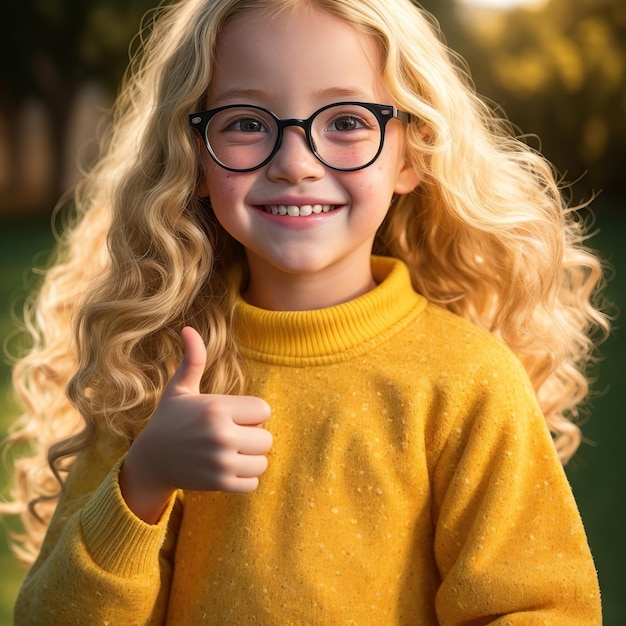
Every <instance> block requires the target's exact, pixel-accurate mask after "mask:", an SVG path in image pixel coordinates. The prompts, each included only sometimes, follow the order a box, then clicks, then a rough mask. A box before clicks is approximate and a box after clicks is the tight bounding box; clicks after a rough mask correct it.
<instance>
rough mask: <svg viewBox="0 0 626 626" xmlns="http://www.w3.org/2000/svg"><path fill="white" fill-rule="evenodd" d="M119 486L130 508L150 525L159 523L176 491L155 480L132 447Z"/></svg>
mask: <svg viewBox="0 0 626 626" xmlns="http://www.w3.org/2000/svg"><path fill="white" fill-rule="evenodd" d="M119 485H120V491H121V493H122V497H123V498H124V500H125V502H126V505H127V506H128V508H129V509H130V510H131V511H132V512H133V514H134V515H136V516H137V517H138V518H139V519H141V520H143V521H144V522H146V523H148V524H156V523H157V522H158V521H159V518H160V517H161V514H162V513H163V511H164V509H165V507H166V506H167V503H168V502H169V500H170V498H171V497H172V494H173V493H174V491H175V489H174V488H172V487H168V486H164V485H162V484H160V483H159V482H158V480H155V477H154V476H153V475H152V474H151V472H150V471H149V470H148V469H147V468H146V466H145V464H144V463H142V461H141V459H140V458H139V456H138V455H137V454H133V448H132V446H131V449H130V450H129V451H128V454H127V455H126V458H125V459H124V462H123V464H122V467H121V469H120V474H119Z"/></svg>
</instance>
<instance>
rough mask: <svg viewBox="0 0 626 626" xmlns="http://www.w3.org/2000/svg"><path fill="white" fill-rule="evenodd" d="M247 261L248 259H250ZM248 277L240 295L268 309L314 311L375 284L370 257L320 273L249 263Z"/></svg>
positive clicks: (355, 296)
mask: <svg viewBox="0 0 626 626" xmlns="http://www.w3.org/2000/svg"><path fill="white" fill-rule="evenodd" d="M249 261H250V259H249ZM249 266H250V279H249V283H248V287H247V288H246V290H245V292H244V293H243V298H244V300H245V301H246V302H248V304H251V305H253V306H255V307H259V308H262V309H267V310H271V311H313V310H317V309H325V308H328V307H331V306H336V305H338V304H343V303H344V302H348V301H350V300H354V298H358V297H359V296H362V295H363V294H365V293H367V292H368V291H371V290H372V289H373V288H374V287H375V286H376V281H375V280H374V278H373V276H372V270H371V266H370V261H369V256H368V258H367V262H366V263H361V264H360V265H359V266H356V267H355V266H354V265H353V264H347V265H346V266H345V267H343V266H340V267H333V268H325V269H324V270H321V271H319V272H302V273H287V272H283V271H280V270H277V269H276V268H274V267H268V266H266V265H264V266H262V267H261V266H260V265H259V264H257V263H255V262H254V261H253V262H252V263H249Z"/></svg>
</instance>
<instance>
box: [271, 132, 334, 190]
mask: <svg viewBox="0 0 626 626" xmlns="http://www.w3.org/2000/svg"><path fill="white" fill-rule="evenodd" d="M325 173H326V168H325V166H324V164H323V163H322V162H321V161H320V160H319V159H318V158H317V157H316V156H315V155H314V154H313V152H312V151H311V148H310V147H309V144H308V142H307V138H306V134H305V131H304V129H303V128H298V127H297V126H290V127H288V128H285V130H284V131H283V139H282V143H281V145H280V148H279V149H278V152H277V153H276V154H275V155H274V157H273V158H272V160H271V161H270V162H269V164H268V166H267V176H268V178H270V180H276V181H279V180H283V181H288V182H290V183H299V182H301V181H303V180H306V179H313V180H315V179H318V178H321V177H322V176H324V174H325Z"/></svg>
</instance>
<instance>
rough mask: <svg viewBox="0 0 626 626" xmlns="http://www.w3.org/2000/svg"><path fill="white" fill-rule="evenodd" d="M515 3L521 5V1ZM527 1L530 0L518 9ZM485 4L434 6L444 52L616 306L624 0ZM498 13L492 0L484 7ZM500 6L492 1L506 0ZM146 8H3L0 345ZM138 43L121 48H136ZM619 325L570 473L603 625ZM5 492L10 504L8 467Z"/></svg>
mask: <svg viewBox="0 0 626 626" xmlns="http://www.w3.org/2000/svg"><path fill="white" fill-rule="evenodd" d="M519 1H521V0H518V2H519ZM528 1H529V0H527V2H528ZM485 2H487V0H430V2H423V3H422V4H423V5H424V6H425V7H426V8H427V9H429V10H430V11H432V12H433V14H434V15H435V16H436V17H437V18H438V20H439V21H440V23H441V25H442V28H443V30H444V32H445V34H446V37H447V40H448V42H449V44H450V45H451V47H452V48H454V49H456V50H457V51H459V52H460V53H461V54H462V56H463V57H464V58H465V59H467V61H468V63H469V65H470V67H471V69H472V76H473V79H474V81H475V83H476V85H477V89H478V91H479V93H481V94H483V95H484V96H485V97H486V98H487V99H489V100H490V101H492V102H494V103H498V105H501V107H502V109H503V111H505V112H506V115H507V116H508V117H509V119H510V120H511V121H512V122H513V123H514V124H515V125H516V127H518V128H519V129H520V133H522V132H523V133H528V134H529V135H532V136H533V137H531V138H529V142H530V143H531V144H532V145H533V146H535V147H541V149H542V151H543V152H544V153H545V154H546V156H547V157H548V158H549V159H550V160H551V161H552V162H553V163H554V164H555V166H556V167H557V169H558V170H559V172H561V173H562V174H563V176H564V179H565V180H567V181H569V182H571V183H572V186H571V191H570V192H571V197H572V202H574V203H577V202H580V201H581V200H586V199H589V198H590V197H592V196H593V195H594V194H599V195H598V197H597V198H596V200H595V201H594V202H593V204H592V206H591V210H590V211H587V210H585V211H584V217H585V219H587V220H590V221H591V220H593V230H594V231H597V234H596V235H595V236H594V237H593V238H592V239H591V240H590V242H589V245H590V247H592V248H595V249H597V250H599V251H600V253H601V255H602V257H603V258H604V259H605V260H606V261H608V262H609V263H610V264H611V266H612V268H613V269H612V271H611V273H610V275H609V278H610V282H609V285H608V289H607V294H608V297H609V299H610V300H611V301H612V302H614V303H615V310H619V309H622V308H624V307H625V306H626V302H625V301H626V279H624V271H625V270H626V246H625V245H624V242H625V241H626V212H625V211H624V206H625V205H626V2H624V0H548V1H547V2H543V3H542V2H541V1H540V0H534V2H532V5H533V6H532V7H529V6H513V7H511V6H508V7H506V8H499V9H494V8H492V7H491V8H490V7H487V6H484V3H485ZM492 2H495V0H492ZM502 2H504V0H501V3H502ZM154 5H155V2H154V1H153V0H27V1H26V2H21V3H19V2H11V3H10V4H8V5H7V6H6V7H3V13H4V19H3V20H2V22H1V23H0V58H2V59H3V62H2V67H1V68H0V72H1V74H0V338H2V339H3V340H4V339H5V338H6V337H7V336H8V335H9V333H10V332H11V329H12V328H14V326H15V323H14V321H13V319H12V315H14V314H17V315H18V316H19V309H20V306H21V304H20V303H21V302H22V301H23V296H24V293H25V291H26V290H27V289H28V288H29V287H31V286H32V285H33V284H34V283H36V280H37V276H36V272H33V270H32V269H31V268H32V267H33V264H35V265H38V266H41V265H43V264H44V263H45V251H46V250H47V251H49V250H51V248H52V246H53V243H54V240H53V237H52V234H51V228H50V216H51V211H52V207H53V206H54V204H55V202H56V199H57V198H58V197H59V196H60V195H61V194H62V193H63V192H64V191H66V190H67V189H69V188H71V186H72V185H73V184H74V183H75V182H76V180H77V178H78V177H79V175H80V174H79V172H80V170H81V168H85V167H88V166H89V164H90V163H91V162H92V161H93V158H94V155H95V154H96V148H95V145H96V144H95V141H94V138H95V136H96V135H97V129H98V125H99V122H100V120H101V119H102V117H103V115H104V114H105V112H106V110H107V107H108V106H110V103H111V102H112V98H113V95H114V93H115V91H116V87H117V85H118V84H119V81H120V78H121V76H122V73H123V71H124V67H125V65H126V63H127V61H128V54H129V42H131V40H132V39H133V35H134V34H135V33H136V31H137V29H138V25H139V23H140V19H141V16H142V15H143V14H144V13H145V12H146V11H147V10H148V9H150V8H152V7H153V6H154ZM132 49H133V46H132V45H131V50H132ZM619 326H620V321H619V319H618V321H617V323H616V328H615V330H614V332H613V334H612V336H611V338H610V339H609V340H608V341H607V342H606V343H605V344H604V345H603V346H602V347H601V354H602V361H601V363H600V366H599V370H598V380H597V382H596V383H595V384H594V387H593V388H594V396H593V398H592V403H591V405H590V409H591V410H590V419H589V420H588V422H587V423H585V424H584V426H583V431H584V434H585V437H586V438H587V440H588V442H587V443H585V444H583V446H582V448H581V449H580V451H579V453H578V454H577V456H576V457H575V458H574V459H573V461H571V463H570V464H569V465H568V466H567V468H566V469H567V473H568V476H569V478H570V481H571V483H572V487H573V489H574V493H575V495H576V498H577V501H578V504H579V507H580V510H581V514H582V517H583V521H584V523H585V527H586V529H587V533H588V537H589V542H590V545H591V549H592V552H593V554H594V558H595V560H596V565H597V568H598V571H599V577H600V586H601V589H602V594H603V605H604V623H605V624H606V625H607V626H622V625H624V624H626V596H625V594H624V588H625V586H626V537H625V534H624V532H623V528H624V526H625V525H626V496H625V487H626V462H625V460H624V459H625V458H626V455H625V454H624V452H623V450H622V449H621V447H622V445H623V443H624V442H625V441H626V426H625V422H624V419H623V418H622V415H621V413H622V406H623V404H624V400H625V393H624V388H625V385H624V383H625V382H626V379H625V376H624V366H625V365H626V358H625V357H624V342H623V339H622V333H621V331H620V329H619ZM7 361H8V359H7V358H5V359H4V360H3V361H2V363H0V438H3V437H4V435H5V433H6V432H7V429H8V428H9V427H10V425H11V423H12V422H13V421H14V420H15V417H16V416H17V414H18V410H17V408H16V407H15V404H14V403H13V399H12V396H11V391H10V384H9V376H10V373H9V366H8V364H7ZM7 463H8V461H7V459H6V458H4V457H3V465H2V466H1V467H0V491H1V492H2V493H3V494H5V495H6V493H7V480H8V475H7V468H6V465H7ZM15 528H16V526H15V524H14V521H13V520H10V519H5V520H3V521H2V524H1V525H0V626H4V625H5V624H7V625H8V624H11V611H12V605H13V602H14V598H15V594H16V593H17V589H18V587H19V584H20V581H21V580H22V577H23V573H22V572H21V571H20V570H19V568H18V567H17V566H16V565H15V563H14V561H13V559H12V557H11V556H10V552H9V549H8V545H7V535H8V533H9V532H10V530H11V529H15Z"/></svg>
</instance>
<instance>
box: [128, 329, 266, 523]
mask: <svg viewBox="0 0 626 626" xmlns="http://www.w3.org/2000/svg"><path fill="white" fill-rule="evenodd" d="M182 338H183V342H184V344H185V355H184V357H183V362H182V363H181V364H180V367H179V368H178V370H176V372H175V373H174V376H172V378H171V380H170V381H169V383H168V385H167V387H166V388H165V392H164V393H163V396H162V398H161V401H160V402H159V405H158V407H157V410H156V411H155V413H154V415H153V416H152V418H151V419H150V421H149V422H148V424H147V425H146V427H145V428H144V430H143V431H142V432H141V433H140V434H139V436H138V437H137V439H136V440H135V441H134V442H133V444H132V445H131V447H130V450H129V451H128V454H127V456H126V459H125V460H124V464H123V466H122V470H121V472H120V489H121V491H122V495H123V496H124V499H125V500H126V503H127V504H128V506H129V508H130V509H131V510H132V511H133V512H134V513H135V514H136V515H137V516H138V517H140V518H141V519H143V520H144V521H146V522H148V523H155V522H156V521H158V519H159V517H160V515H161V513H162V511H163V509H164V507H165V505H166V504H167V502H168V500H169V498H170V497H171V495H172V493H174V491H175V490H176V489H189V490H193V491H227V492H231V493H247V492H250V491H254V490H255V489H256V488H257V486H258V483H259V476H260V475H261V474H263V472H264V471H265V470H266V469H267V459H266V457H265V455H266V454H267V452H268V451H269V449H270V447H271V445H272V436H271V434H270V433H269V432H268V431H267V430H265V429H263V428H259V427H260V426H262V425H263V424H264V423H265V422H266V421H267V420H268V419H269V418H270V415H271V409H270V407H269V405H268V404H267V402H265V401H264V400H262V399H261V398H255V397H252V396H230V395H214V394H202V393H200V379H201V378H202V374H203V373H204V368H205V365H206V348H205V345H204V342H203V340H202V337H201V336H200V335H199V334H198V332H197V331H196V330H194V329H193V328H190V327H187V328H184V329H183V331H182Z"/></svg>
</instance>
